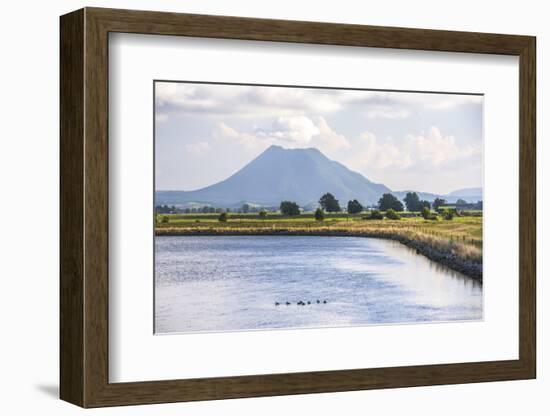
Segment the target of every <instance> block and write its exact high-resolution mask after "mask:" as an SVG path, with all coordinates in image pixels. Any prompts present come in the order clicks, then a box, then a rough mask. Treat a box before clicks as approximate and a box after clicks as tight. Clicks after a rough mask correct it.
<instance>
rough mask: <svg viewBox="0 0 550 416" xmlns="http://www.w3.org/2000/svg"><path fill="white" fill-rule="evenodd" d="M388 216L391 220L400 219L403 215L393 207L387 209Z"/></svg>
mask: <svg viewBox="0 0 550 416" xmlns="http://www.w3.org/2000/svg"><path fill="white" fill-rule="evenodd" d="M386 218H388V219H389V220H400V219H401V216H400V215H399V214H398V213H397V212H396V211H395V210H394V209H392V208H390V209H388V210H387V211H386Z"/></svg>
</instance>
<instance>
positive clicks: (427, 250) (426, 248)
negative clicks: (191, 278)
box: [155, 228, 483, 283]
mask: <svg viewBox="0 0 550 416" xmlns="http://www.w3.org/2000/svg"><path fill="white" fill-rule="evenodd" d="M155 235H157V236H198V235H201V236H221V235H223V236H239V235H266V236H268V235H273V236H306V237H307V236H312V237H369V238H384V239H387V240H393V241H398V242H400V243H401V244H404V245H405V246H407V247H409V248H412V249H414V250H416V252H417V254H422V255H423V256H425V257H427V258H429V259H430V260H432V261H435V262H436V263H439V264H442V265H444V266H446V267H448V268H450V269H452V270H455V271H457V272H459V273H462V274H464V275H465V276H468V277H470V278H472V279H474V280H476V281H477V282H479V283H482V282H483V263H481V262H475V261H470V260H466V259H462V258H460V257H459V256H457V255H456V254H454V253H452V252H449V251H446V250H445V251H444V250H440V249H438V248H436V247H433V246H431V245H429V244H428V243H426V242H424V241H419V240H414V239H410V238H407V237H404V236H402V235H396V234H383V235H381V234H378V233H369V232H357V231H343V230H319V231H307V232H304V231H292V230H276V229H265V230H264V229H261V230H258V229H254V230H247V229H240V230H238V231H237V230H231V231H228V230H224V231H223V232H217V231H214V230H212V229H208V230H201V229H194V230H181V229H179V230H178V229H173V228H172V229H169V228H164V229H157V230H156V231H155Z"/></svg>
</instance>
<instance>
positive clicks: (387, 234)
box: [156, 213, 483, 262]
mask: <svg viewBox="0 0 550 416" xmlns="http://www.w3.org/2000/svg"><path fill="white" fill-rule="evenodd" d="M163 217H166V218H167V220H164V221H163ZM364 217H365V214H356V215H352V214H326V217H325V220H324V221H316V220H315V218H314V216H313V213H311V214H310V213H307V214H302V215H299V216H296V217H284V216H282V215H280V214H275V213H270V214H268V215H267V216H266V217H265V218H261V217H260V216H259V215H258V214H229V216H228V220H227V221H226V222H221V221H219V220H218V218H219V214H159V215H157V221H156V234H157V235H186V234H220V235H224V234H260V235H261V234H280V233H294V234H303V235H308V234H312V235H338V234H345V235H358V236H369V237H380V238H391V239H395V240H399V241H402V242H405V243H407V242H415V243H418V244H420V243H422V244H424V245H426V246H428V247H430V248H433V249H437V250H440V251H441V252H445V253H450V254H452V255H454V256H457V257H459V258H460V259H463V260H467V261H472V262H481V261H482V245H483V235H482V229H483V227H482V223H483V218H482V217H481V216H464V217H455V218H454V219H452V220H450V221H447V220H443V219H441V218H438V220H437V221H433V220H432V221H431V220H424V219H423V218H422V217H417V216H415V217H411V218H401V220H388V219H387V218H385V219H383V220H365V219H363V218H364ZM166 221H167V222H166ZM408 245H411V244H408Z"/></svg>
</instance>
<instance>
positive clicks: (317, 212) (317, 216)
mask: <svg viewBox="0 0 550 416" xmlns="http://www.w3.org/2000/svg"><path fill="white" fill-rule="evenodd" d="M315 219H316V220H317V221H323V220H324V219H325V211H323V210H322V209H321V208H317V209H316V210H315Z"/></svg>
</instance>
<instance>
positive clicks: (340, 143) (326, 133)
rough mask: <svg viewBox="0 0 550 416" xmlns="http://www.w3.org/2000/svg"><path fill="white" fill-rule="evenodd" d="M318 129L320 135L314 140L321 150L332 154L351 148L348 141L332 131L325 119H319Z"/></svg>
mask: <svg viewBox="0 0 550 416" xmlns="http://www.w3.org/2000/svg"><path fill="white" fill-rule="evenodd" d="M317 127H318V129H319V134H318V135H317V136H315V137H314V140H315V142H316V143H318V146H319V148H320V149H321V150H323V151H325V152H332V151H335V150H339V149H345V148H349V147H350V143H349V141H348V139H346V137H345V136H343V135H341V134H338V133H336V132H335V131H334V130H332V128H331V127H330V126H329V125H328V123H327V121H326V120H325V119H324V118H323V117H317Z"/></svg>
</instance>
